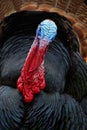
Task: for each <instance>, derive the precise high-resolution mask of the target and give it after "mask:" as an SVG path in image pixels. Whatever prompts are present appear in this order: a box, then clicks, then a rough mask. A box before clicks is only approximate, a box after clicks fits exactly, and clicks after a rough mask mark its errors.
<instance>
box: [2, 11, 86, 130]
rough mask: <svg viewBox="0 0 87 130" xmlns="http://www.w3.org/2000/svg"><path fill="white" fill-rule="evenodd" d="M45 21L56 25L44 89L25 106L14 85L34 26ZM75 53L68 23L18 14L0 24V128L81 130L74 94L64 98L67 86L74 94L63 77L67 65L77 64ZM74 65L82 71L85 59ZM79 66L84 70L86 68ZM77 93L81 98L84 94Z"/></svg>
mask: <svg viewBox="0 0 87 130" xmlns="http://www.w3.org/2000/svg"><path fill="white" fill-rule="evenodd" d="M46 18H47V19H52V20H54V21H55V22H56V24H57V26H58V35H57V37H56V39H55V40H54V41H53V42H52V43H51V44H50V46H49V49H48V51H47V54H46V56H45V80H46V88H45V89H44V91H42V92H41V93H40V94H39V95H36V96H35V99H34V101H33V102H32V103H29V104H27V103H25V102H24V101H23V98H22V95H21V94H20V93H19V92H18V90H17V87H16V81H17V79H18V77H19V75H20V71H21V69H22V67H23V64H24V61H25V58H26V56H27V53H28V51H29V49H30V47H31V45H32V43H33V40H34V37H35V31H36V28H37V25H38V24H39V23H40V22H41V21H42V20H44V19H46ZM77 52H78V53H79V42H78V39H77V37H76V35H75V33H74V31H73V29H72V27H71V23H70V22H69V21H68V20H67V19H65V18H64V17H62V16H60V15H58V14H56V13H48V12H28V11H23V12H19V13H15V14H12V15H11V16H9V17H7V18H5V19H4V20H3V21H2V22H1V24H0V86H1V87H0V106H1V107H0V128H1V129H0V130H86V116H85V114H84V112H83V110H82V108H81V106H80V105H79V103H78V102H76V101H75V99H74V98H73V97H76V96H74V93H70V95H72V96H73V97H71V96H69V95H67V94H66V93H68V94H69V91H68V88H69V87H70V86H71V88H72V90H73V87H72V82H71V80H72V79H70V78H68V75H69V76H70V77H71V78H72V76H71V75H70V70H72V69H73V67H72V63H73V64H74V67H75V66H76V65H75V61H74V60H73V57H72V55H74V53H75V55H77ZM77 57H78V56H77ZM77 59H79V58H77ZM78 61H79V62H80V63H81V67H79V68H82V66H84V65H83V64H85V63H84V61H83V60H81V61H80V60H78ZM83 68H84V71H85V70H86V67H83ZM82 74H83V72H82ZM77 75H78V72H77ZM85 76H87V75H84V74H83V76H82V78H83V79H84V78H85ZM77 80H79V79H77ZM67 81H69V83H68V82H67ZM78 82H79V81H78ZM78 82H76V83H75V85H76V84H78ZM84 82H85V81H84ZM85 84H86V82H85ZM65 86H66V87H65ZM83 86H84V85H83ZM79 90H80V89H79ZM85 90H86V89H85ZM80 92H81V90H80V91H79V93H80ZM78 95H80V97H79V98H80V99H81V97H83V96H84V95H85V94H78Z"/></svg>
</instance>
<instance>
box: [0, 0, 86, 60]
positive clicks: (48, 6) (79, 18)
mask: <svg viewBox="0 0 87 130" xmlns="http://www.w3.org/2000/svg"><path fill="white" fill-rule="evenodd" d="M22 10H40V11H41V10H44V11H50V12H57V13H59V14H60V15H63V16H65V17H66V18H67V19H69V20H70V21H71V23H72V26H73V28H74V30H75V31H76V33H77V34H78V36H79V39H80V43H81V55H82V56H83V57H84V59H85V60H86V61H87V0H32V1H31V0H0V21H2V19H3V18H4V17H6V16H8V15H10V14H12V13H15V12H18V11H22Z"/></svg>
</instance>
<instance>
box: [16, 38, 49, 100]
mask: <svg viewBox="0 0 87 130" xmlns="http://www.w3.org/2000/svg"><path fill="white" fill-rule="evenodd" d="M47 48H48V42H47V41H46V40H41V39H38V38H37V37H36V38H35V40H34V42H33V44H32V46H31V49H30V51H29V53H28V56H27V58H26V60H25V63H24V66H23V68H22V70H21V74H20V76H19V78H18V81H17V87H18V90H19V91H20V92H21V93H22V94H23V96H24V100H25V102H31V101H32V100H33V98H34V95H35V94H38V93H40V91H41V90H42V89H44V88H45V86H46V83H45V78H44V74H45V73H44V56H45V53H46V51H47Z"/></svg>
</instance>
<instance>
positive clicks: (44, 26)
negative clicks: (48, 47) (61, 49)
mask: <svg viewBox="0 0 87 130" xmlns="http://www.w3.org/2000/svg"><path fill="white" fill-rule="evenodd" d="M56 35H57V25H56V24H55V22H53V21H52V20H50V19H46V20H44V21H42V22H41V23H40V24H39V26H38V28H37V30H36V36H37V37H38V38H40V39H41V40H47V41H48V42H51V41H53V40H54V39H55V36H56Z"/></svg>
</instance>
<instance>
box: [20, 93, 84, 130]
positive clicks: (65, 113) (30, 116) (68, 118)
mask: <svg viewBox="0 0 87 130" xmlns="http://www.w3.org/2000/svg"><path fill="white" fill-rule="evenodd" d="M26 108H27V112H26V118H25V120H24V123H23V126H22V129H21V130H26V129H27V130H28V129H29V130H72V129H74V130H85V128H86V120H85V115H84V113H83V112H82V109H81V107H80V106H79V104H78V103H77V102H76V101H75V100H74V99H73V98H71V97H70V96H68V95H66V94H64V95H60V94H59V93H58V92H55V93H54V94H48V93H44V92H41V93H40V94H39V95H38V96H36V98H35V100H34V102H32V103H31V104H27V105H26Z"/></svg>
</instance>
